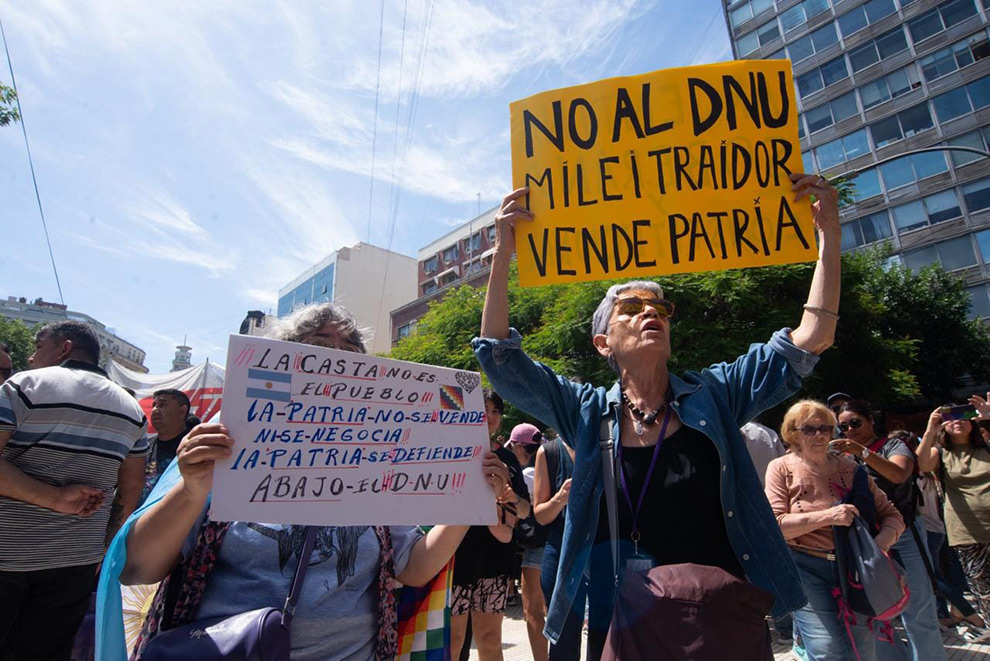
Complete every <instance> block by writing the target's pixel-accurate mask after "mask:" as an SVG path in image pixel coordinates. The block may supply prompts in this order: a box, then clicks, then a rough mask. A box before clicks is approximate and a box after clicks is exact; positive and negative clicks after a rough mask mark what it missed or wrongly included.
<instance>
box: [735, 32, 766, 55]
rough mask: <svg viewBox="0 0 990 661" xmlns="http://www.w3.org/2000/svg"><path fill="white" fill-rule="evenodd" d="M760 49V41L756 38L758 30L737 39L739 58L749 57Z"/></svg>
mask: <svg viewBox="0 0 990 661" xmlns="http://www.w3.org/2000/svg"><path fill="white" fill-rule="evenodd" d="M759 47H760V39H759V37H757V36H756V30H753V31H752V32H747V33H746V34H744V35H743V36H741V37H739V38H738V39H736V50H738V51H739V57H743V56H745V55H749V54H750V53H752V52H753V51H755V50H756V49H758V48H759Z"/></svg>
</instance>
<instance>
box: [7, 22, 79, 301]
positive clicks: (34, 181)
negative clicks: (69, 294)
mask: <svg viewBox="0 0 990 661" xmlns="http://www.w3.org/2000/svg"><path fill="white" fill-rule="evenodd" d="M0 37H2V38H3V50H4V53H6V54H7V68H8V69H9V70H10V86H11V87H13V88H14V101H16V102H17V114H19V115H20V116H21V132H22V133H23V134H24V148H25V149H26V150H27V157H28V166H29V167H30V168H31V183H32V184H34V197H35V199H36V200H38V213H39V214H40V215H41V226H42V227H43V228H44V230H45V243H47V244H48V257H49V258H51V260H52V271H53V272H54V273H55V286H56V287H58V300H59V302H60V303H61V304H62V305H65V297H63V296H62V282H61V281H60V280H59V277H58V267H57V266H55V252H54V251H53V250H52V240H51V238H50V237H49V236H48V221H46V220H45V209H44V207H43V206H42V205H41V193H40V192H39V191H38V177H37V176H36V175H35V174H34V159H33V158H31V144H30V143H29V142H28V134H27V123H25V121H24V110H23V109H22V108H21V95H20V94H18V93H17V80H16V79H15V78H14V63H13V62H12V61H11V60H10V49H9V48H8V47H7V33H6V32H4V29H3V21H2V20H0Z"/></svg>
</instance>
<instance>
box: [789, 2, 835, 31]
mask: <svg viewBox="0 0 990 661" xmlns="http://www.w3.org/2000/svg"><path fill="white" fill-rule="evenodd" d="M828 9H829V3H828V0H804V2H801V3H799V4H796V5H794V6H793V7H791V8H790V9H788V10H787V11H784V12H781V13H780V24H781V25H782V26H783V27H784V32H792V31H793V30H796V29H798V28H799V27H801V26H802V25H804V24H805V23H807V22H808V21H810V20H811V19H812V18H814V17H815V16H818V15H819V14H821V13H822V12H826V11H828Z"/></svg>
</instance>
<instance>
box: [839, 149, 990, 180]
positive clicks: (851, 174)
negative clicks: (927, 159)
mask: <svg viewBox="0 0 990 661" xmlns="http://www.w3.org/2000/svg"><path fill="white" fill-rule="evenodd" d="M930 151H966V152H970V153H973V154H979V155H980V156H986V157H987V158H990V152H988V151H985V150H983V149H976V148H975V147H957V146H954V145H936V146H934V147H922V148H921V149H912V150H910V151H906V152H904V153H903V154H895V155H894V156H888V157H887V158H882V159H880V160H879V161H877V162H876V163H870V164H869V165H865V166H863V167H861V168H856V169H855V170H853V171H852V172H846V173H843V174H840V175H836V176H834V177H832V178H830V179H827V180H826V181H828V182H829V183H830V184H833V185H834V184H835V182H837V181H838V180H840V179H846V180H847V181H851V180H853V179H855V178H856V177H858V176H859V175H861V174H863V173H864V172H866V171H867V170H872V169H873V168H875V167H878V166H880V165H883V164H884V163H889V162H890V161H896V160H897V159H899V158H904V157H905V156H913V155H914V154H923V153H925V152H930Z"/></svg>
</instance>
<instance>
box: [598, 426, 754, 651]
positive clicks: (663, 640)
mask: <svg viewBox="0 0 990 661" xmlns="http://www.w3.org/2000/svg"><path fill="white" fill-rule="evenodd" d="M610 413H611V410H610ZM611 421H612V416H611V415H606V416H604V417H603V418H602V422H601V428H600V432H599V447H600V449H601V461H602V474H603V482H604V488H605V489H604V490H605V508H606V511H607V516H608V524H609V542H610V545H611V550H612V569H613V572H614V579H615V591H616V593H615V604H614V607H613V609H612V622H611V625H610V626H609V630H608V638H607V639H606V641H605V648H604V650H603V651H602V657H601V658H602V660H603V661H613V660H619V659H621V660H622V661H640V660H642V661H661V660H665V661H675V660H678V661H680V660H682V659H691V660H692V661H703V660H704V661H724V660H725V659H733V660H747V661H756V660H759V661H766V660H769V659H773V649H772V647H771V644H770V630H769V629H768V628H767V623H766V616H767V614H768V613H769V612H770V608H771V607H772V606H773V601H774V596H773V594H771V593H770V592H767V591H766V590H763V589H761V588H758V587H756V586H755V585H752V584H750V583H748V582H747V581H744V580H741V579H740V578H738V577H736V576H734V575H732V574H731V573H729V572H727V571H725V570H724V569H722V568H721V567H711V566H707V565H696V564H691V563H685V564H678V565H662V566H659V567H653V568H652V569H648V570H645V571H634V570H631V569H629V568H626V569H625V570H622V567H621V559H620V553H619V541H618V533H619V523H618V522H619V518H618V492H617V490H616V479H615V474H616V473H615V471H616V466H615V455H614V453H613V447H614V443H613V441H612V426H611Z"/></svg>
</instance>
